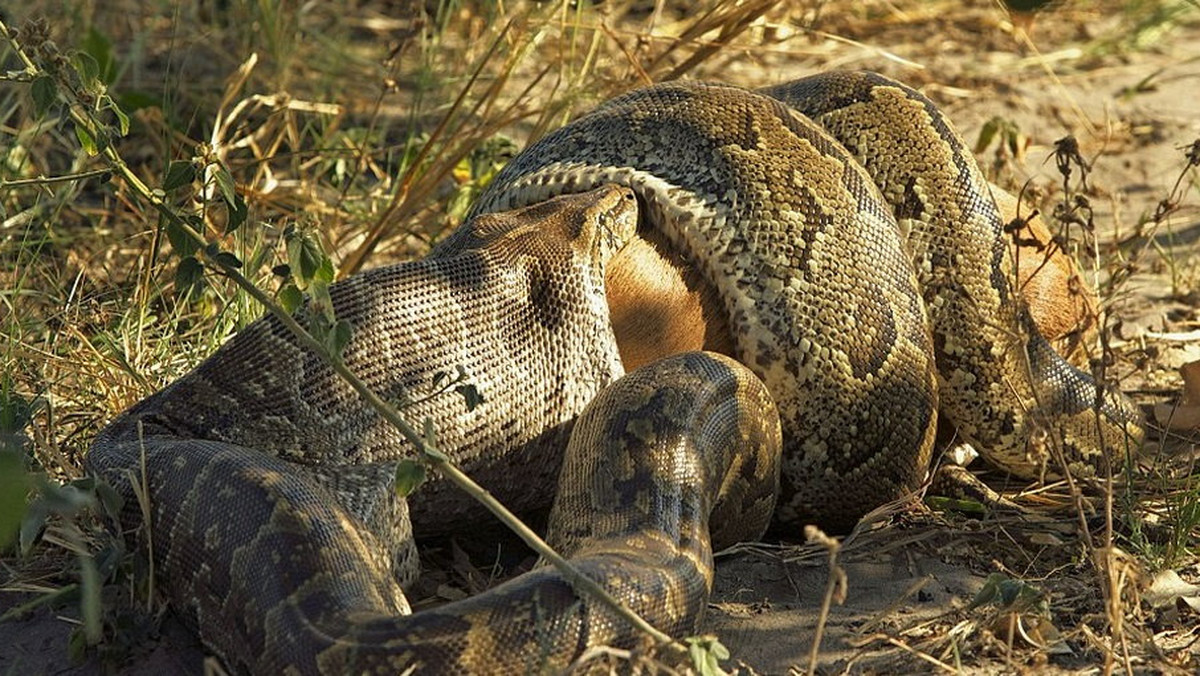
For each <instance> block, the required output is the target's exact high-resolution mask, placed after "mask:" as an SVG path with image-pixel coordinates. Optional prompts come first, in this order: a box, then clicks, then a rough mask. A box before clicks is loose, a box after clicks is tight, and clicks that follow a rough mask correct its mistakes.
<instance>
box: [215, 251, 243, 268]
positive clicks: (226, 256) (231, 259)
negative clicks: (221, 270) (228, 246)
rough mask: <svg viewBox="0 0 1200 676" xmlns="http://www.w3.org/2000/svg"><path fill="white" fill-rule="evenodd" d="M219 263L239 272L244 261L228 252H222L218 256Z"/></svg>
mask: <svg viewBox="0 0 1200 676" xmlns="http://www.w3.org/2000/svg"><path fill="white" fill-rule="evenodd" d="M215 260H216V261H217V263H218V264H219V265H223V266H225V267H227V268H233V269H234V270H238V269H240V268H241V267H242V260H241V259H240V258H238V257H237V256H235V255H234V254H232V253H230V252H228V251H221V252H219V253H218V254H217V255H216V259H215Z"/></svg>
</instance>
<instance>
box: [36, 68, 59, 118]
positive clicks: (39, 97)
mask: <svg viewBox="0 0 1200 676" xmlns="http://www.w3.org/2000/svg"><path fill="white" fill-rule="evenodd" d="M30 94H32V95H33V109H34V110H35V111H36V112H37V114H38V115H39V116H41V115H45V114H46V113H47V112H49V110H50V109H51V108H53V107H54V104H56V103H58V86H57V85H55V84H54V78H52V77H50V76H49V75H39V76H37V77H36V78H34V80H33V83H32V84H30Z"/></svg>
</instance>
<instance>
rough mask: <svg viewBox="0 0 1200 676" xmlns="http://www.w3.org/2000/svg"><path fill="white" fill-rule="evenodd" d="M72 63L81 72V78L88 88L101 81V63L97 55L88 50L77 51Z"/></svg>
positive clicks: (77, 71)
mask: <svg viewBox="0 0 1200 676" xmlns="http://www.w3.org/2000/svg"><path fill="white" fill-rule="evenodd" d="M71 65H72V66H74V67H75V72H76V73H79V79H80V81H81V82H83V86H84V87H85V88H87V89H92V88H94V87H95V86H96V85H97V84H98V83H99V82H100V64H99V63H97V62H96V59H95V57H93V56H92V55H91V54H88V53H87V52H75V54H74V55H72V57H71Z"/></svg>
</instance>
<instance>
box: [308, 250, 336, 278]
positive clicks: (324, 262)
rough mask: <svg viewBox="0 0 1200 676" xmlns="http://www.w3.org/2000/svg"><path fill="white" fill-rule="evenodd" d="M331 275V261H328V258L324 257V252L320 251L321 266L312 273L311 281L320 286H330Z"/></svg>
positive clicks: (332, 273)
mask: <svg viewBox="0 0 1200 676" xmlns="http://www.w3.org/2000/svg"><path fill="white" fill-rule="evenodd" d="M318 249H319V247H318ZM333 275H334V271H333V261H332V260H330V258H329V256H326V255H325V252H324V251H321V265H320V266H318V267H317V270H316V272H314V273H313V281H314V282H319V283H321V284H332V283H333Z"/></svg>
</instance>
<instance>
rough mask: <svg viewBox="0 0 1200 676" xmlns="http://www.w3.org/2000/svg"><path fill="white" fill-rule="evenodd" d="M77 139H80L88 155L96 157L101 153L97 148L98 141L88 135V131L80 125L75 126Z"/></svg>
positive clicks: (81, 145)
mask: <svg viewBox="0 0 1200 676" xmlns="http://www.w3.org/2000/svg"><path fill="white" fill-rule="evenodd" d="M75 138H77V139H79V145H80V147H82V148H83V152H85V153H87V154H88V155H91V156H93V157H94V156H95V155H96V153H98V152H100V151H99V150H98V149H97V148H96V139H94V138H92V135H91V134H89V133H88V130H86V129H84V128H83V127H81V126H80V125H78V124H77V125H75Z"/></svg>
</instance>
